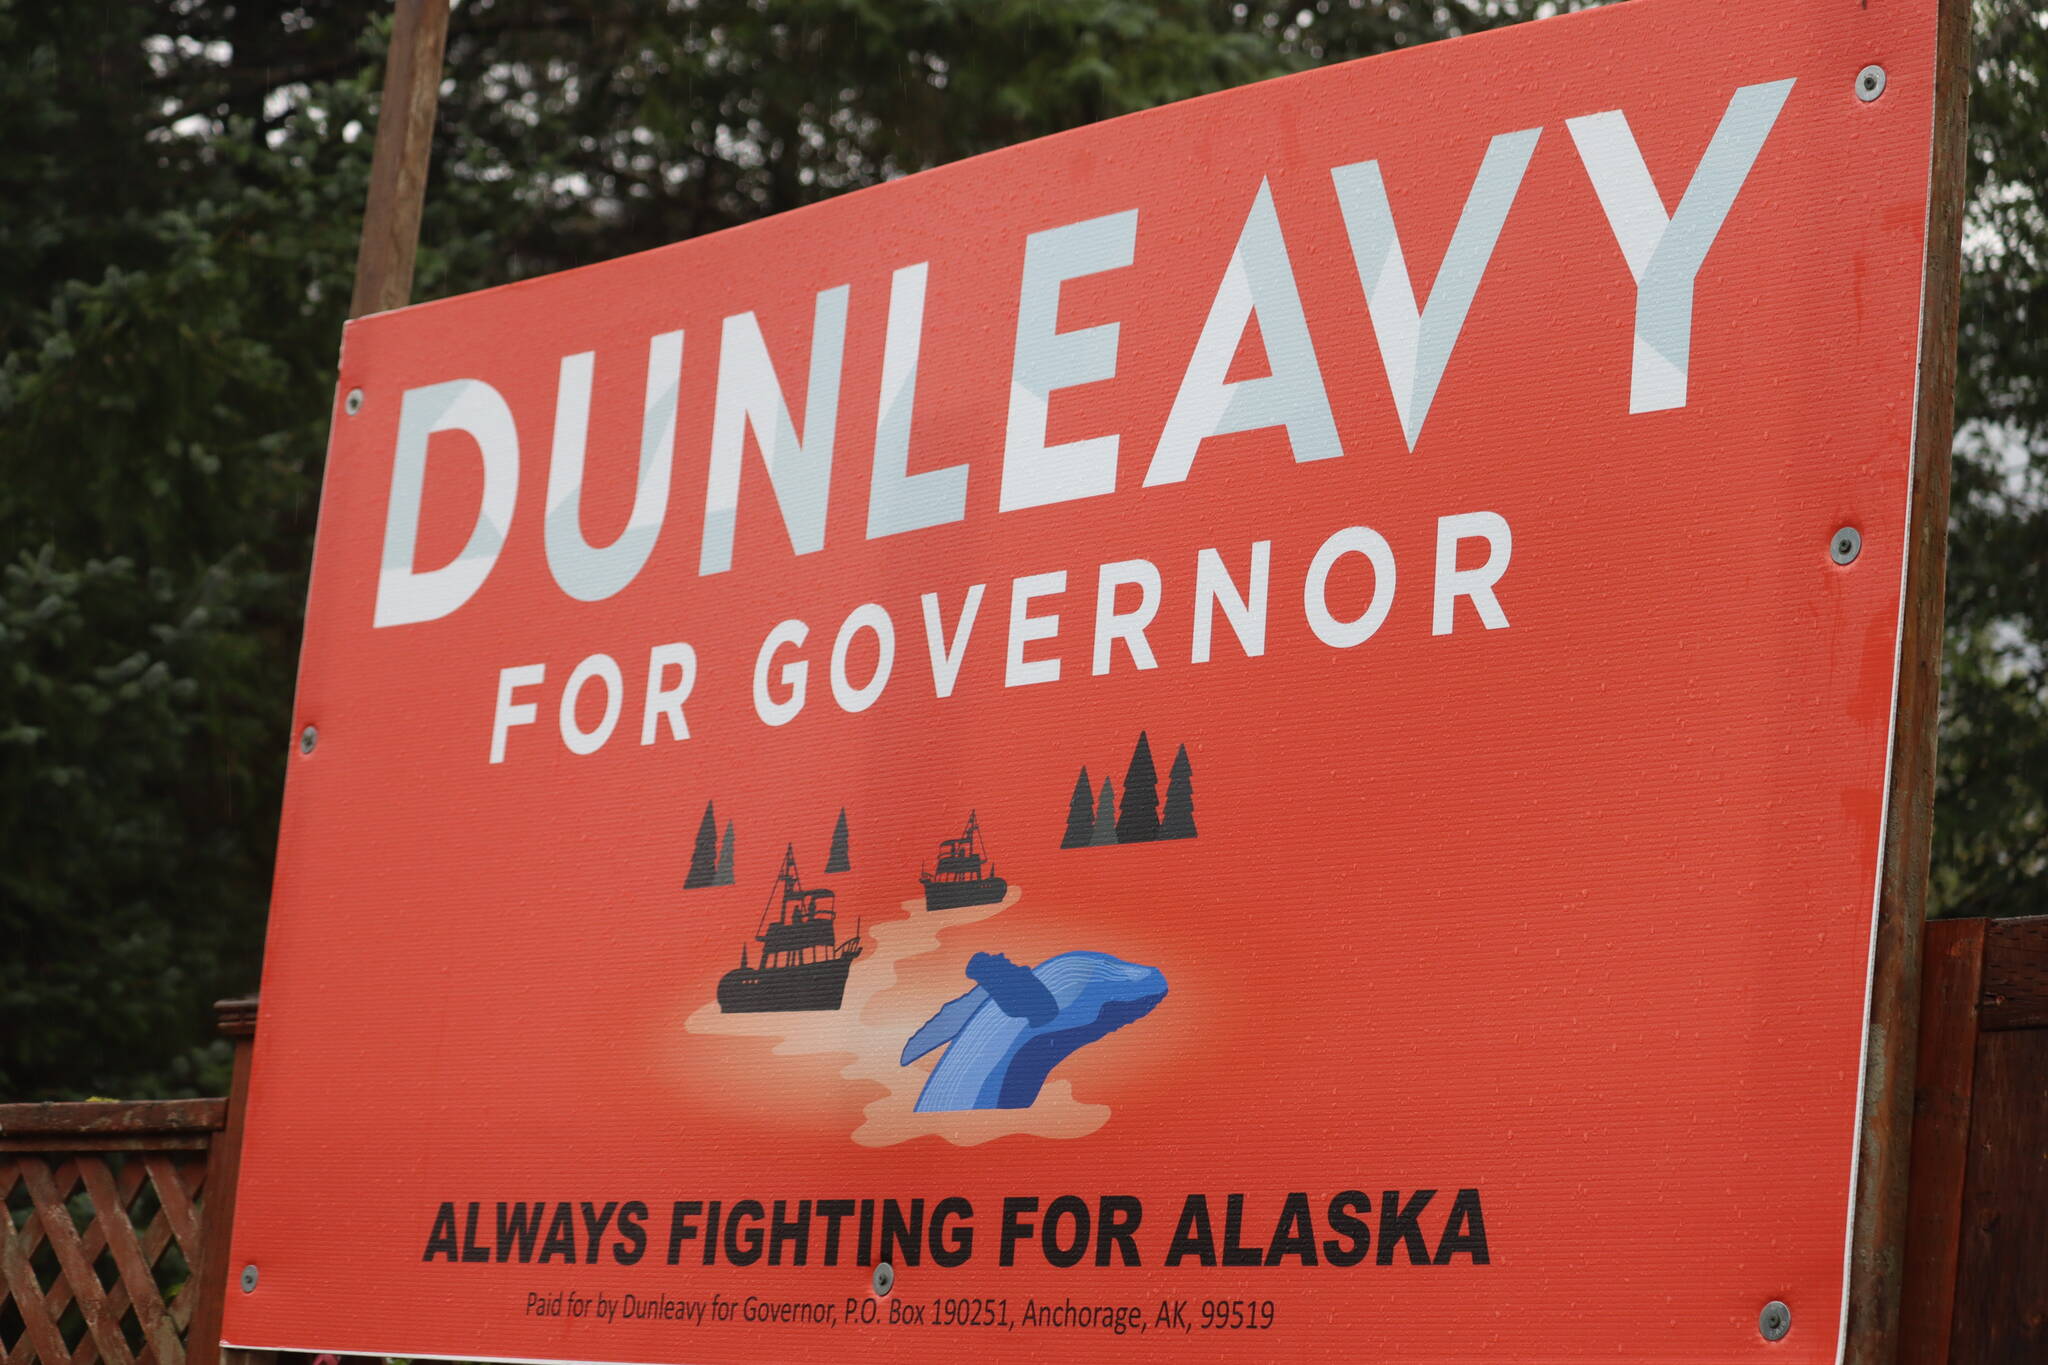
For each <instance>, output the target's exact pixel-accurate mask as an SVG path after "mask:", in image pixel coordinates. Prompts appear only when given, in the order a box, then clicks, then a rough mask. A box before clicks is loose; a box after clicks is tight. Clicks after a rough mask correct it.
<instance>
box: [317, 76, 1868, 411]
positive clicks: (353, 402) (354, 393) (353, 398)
mask: <svg viewBox="0 0 2048 1365" xmlns="http://www.w3.org/2000/svg"><path fill="white" fill-rule="evenodd" d="M1872 69H1873V70H1875V68H1872ZM342 407H343V408H345V409H347V411H348V415H349V416H351V417H353V416H355V415H356V414H357V413H359V412H361V411H362V410H363V391H362V390H361V389H350V390H349V391H348V399H347V401H345V402H344V403H343V404H342Z"/></svg>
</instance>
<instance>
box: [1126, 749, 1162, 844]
mask: <svg viewBox="0 0 2048 1365" xmlns="http://www.w3.org/2000/svg"><path fill="white" fill-rule="evenodd" d="M1158 837H1159V770H1158V769H1157V768H1155V767H1153V766H1152V742H1151V741H1150V740H1148V739H1147V738H1145V732H1144V731H1143V730H1140V731H1139V732H1138V747H1137V748H1136V749H1134V750H1133V751H1132V752H1131V766H1130V767H1129V768H1127V769H1125V770H1124V806H1123V813H1122V814H1121V815H1119V816H1117V819H1116V841H1117V842H1118V843H1120V844H1144V843H1150V842H1151V841H1152V840H1154V839H1157V838H1158Z"/></svg>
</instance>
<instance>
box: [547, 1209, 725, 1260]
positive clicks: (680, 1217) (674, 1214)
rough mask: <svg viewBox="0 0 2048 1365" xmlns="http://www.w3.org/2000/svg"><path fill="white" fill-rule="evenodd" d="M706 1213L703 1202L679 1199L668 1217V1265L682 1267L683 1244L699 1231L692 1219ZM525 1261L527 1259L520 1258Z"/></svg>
mask: <svg viewBox="0 0 2048 1365" xmlns="http://www.w3.org/2000/svg"><path fill="white" fill-rule="evenodd" d="M702 1212H704V1205H703V1203H702V1202H700V1201H698V1200H695V1199H678V1200H676V1202H675V1207H674V1208H672V1209H670V1210H669V1215H668V1263H669V1264H670V1265H680V1264H681V1263H682V1259H683V1243H684V1242H687V1241H690V1240H692V1239H693V1238H695V1237H696V1235H697V1229H696V1228H695V1227H694V1226H693V1225H692V1224H691V1223H690V1220H691V1219H692V1218H695V1217H696V1216H697V1215H698V1214H700V1213H702ZM520 1259H521V1260H525V1259H526V1258H525V1257H523V1256H522V1257H520Z"/></svg>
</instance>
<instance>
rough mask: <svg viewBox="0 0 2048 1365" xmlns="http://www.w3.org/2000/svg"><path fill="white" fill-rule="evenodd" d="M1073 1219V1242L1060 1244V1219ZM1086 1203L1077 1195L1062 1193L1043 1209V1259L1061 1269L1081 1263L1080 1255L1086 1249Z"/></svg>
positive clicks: (1084, 1253) (1087, 1221) (1085, 1252)
mask: <svg viewBox="0 0 2048 1365" xmlns="http://www.w3.org/2000/svg"><path fill="white" fill-rule="evenodd" d="M1062 1218H1071V1219H1073V1220H1074V1244H1073V1245H1072V1246H1062V1245H1060V1219H1062ZM1088 1227H1089V1218H1088V1205H1087V1203H1086V1202H1085V1201H1084V1200H1082V1198H1081V1197H1080V1196H1079V1195H1073V1194H1063V1195H1061V1196H1060V1197H1059V1198H1057V1199H1055V1200H1053V1201H1052V1203H1051V1205H1049V1206H1048V1207H1047V1208H1046V1211H1045V1235H1044V1237H1043V1238H1042V1239H1041V1240H1042V1241H1043V1243H1044V1249H1045V1259H1046V1261H1047V1262H1048V1263H1049V1264H1051V1265H1056V1266H1058V1267H1059V1268H1060V1269H1062V1270H1067V1269H1070V1268H1072V1267H1074V1266H1077V1265H1079V1264H1080V1263H1081V1257H1082V1256H1084V1255H1086V1254H1087V1251H1088Z"/></svg>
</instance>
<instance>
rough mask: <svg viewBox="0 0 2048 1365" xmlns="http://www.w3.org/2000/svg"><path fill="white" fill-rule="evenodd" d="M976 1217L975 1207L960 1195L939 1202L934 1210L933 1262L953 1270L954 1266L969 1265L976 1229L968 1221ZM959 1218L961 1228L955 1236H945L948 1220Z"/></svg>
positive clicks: (956, 1230) (954, 1233)
mask: <svg viewBox="0 0 2048 1365" xmlns="http://www.w3.org/2000/svg"><path fill="white" fill-rule="evenodd" d="M972 1217H974V1205H972V1204H970V1203H968V1202H967V1201H966V1200H965V1199H962V1198H961V1197H960V1196H959V1195H957V1194H956V1195H950V1196H948V1197H947V1198H944V1199H941V1200H940V1201H939V1206H938V1207H937V1208H935V1209H933V1210H932V1261H933V1263H934V1264H936V1265H941V1266H944V1267H945V1268H946V1269H948V1270H951V1269H952V1268H953V1267H954V1266H959V1265H965V1264H967V1257H968V1256H969V1255H970V1254H971V1253H972V1252H973V1250H974V1227H973V1225H972V1224H970V1223H969V1222H968V1221H967V1220H968V1219H970V1218H972ZM948 1218H958V1219H959V1220H960V1226H959V1227H957V1228H955V1229H954V1230H953V1235H952V1236H951V1237H950V1238H948V1237H947V1236H946V1235H945V1228H946V1220H947V1219H948Z"/></svg>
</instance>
